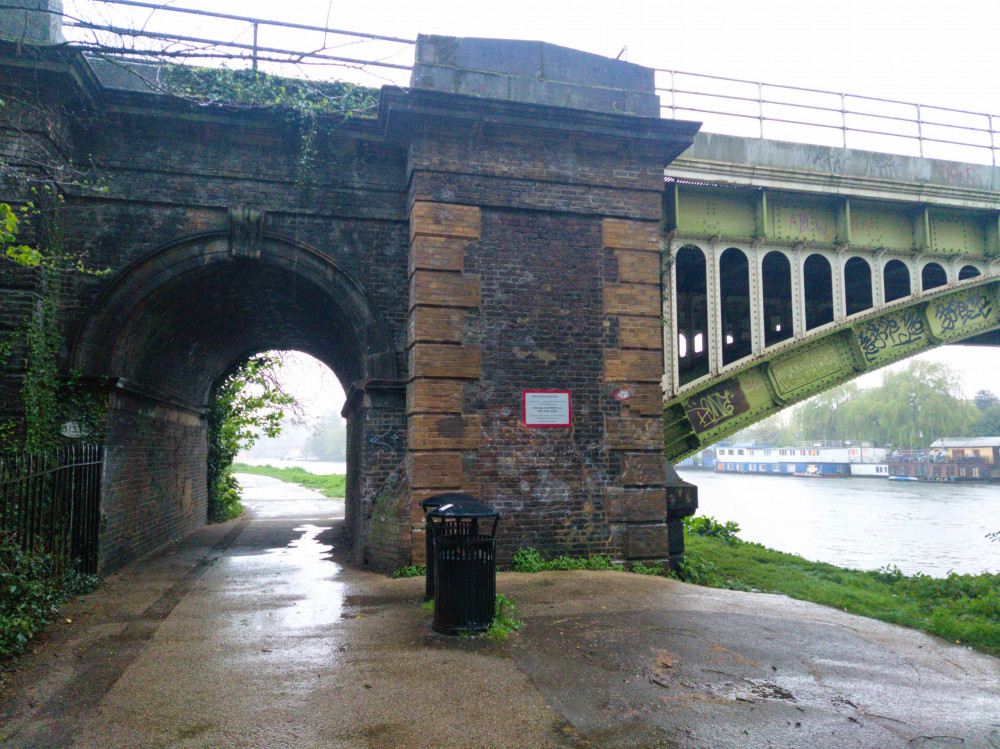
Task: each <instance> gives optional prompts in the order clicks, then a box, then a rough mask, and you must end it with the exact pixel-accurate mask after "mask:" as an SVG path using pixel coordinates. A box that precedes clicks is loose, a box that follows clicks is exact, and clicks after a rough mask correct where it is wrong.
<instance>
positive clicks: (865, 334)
mask: <svg viewBox="0 0 1000 749" xmlns="http://www.w3.org/2000/svg"><path fill="white" fill-rule="evenodd" d="M857 334H858V343H859V344H860V346H861V353H862V354H864V357H865V359H867V360H868V361H869V362H874V361H876V360H877V359H879V358H881V354H882V353H883V352H884V351H885V350H886V349H894V348H898V347H900V346H907V345H909V344H911V343H917V342H920V341H922V340H924V321H923V320H922V319H920V315H919V314H917V311H916V310H912V309H911V310H903V311H902V312H901V313H900V314H898V315H890V316H887V317H879V318H876V319H874V320H868V321H867V322H865V323H864V324H863V325H862V326H861V327H859V328H858V329H857Z"/></svg>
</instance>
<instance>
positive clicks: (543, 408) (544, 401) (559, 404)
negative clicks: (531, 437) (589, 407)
mask: <svg viewBox="0 0 1000 749" xmlns="http://www.w3.org/2000/svg"><path fill="white" fill-rule="evenodd" d="M522 400H523V404H524V425H525V426H526V427H568V426H572V424H573V407H572V405H571V403H570V391H569V390H524V391H522Z"/></svg>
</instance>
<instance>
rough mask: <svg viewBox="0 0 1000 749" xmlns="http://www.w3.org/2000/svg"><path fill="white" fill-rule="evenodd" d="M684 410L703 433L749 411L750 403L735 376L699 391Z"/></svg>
mask: <svg viewBox="0 0 1000 749" xmlns="http://www.w3.org/2000/svg"><path fill="white" fill-rule="evenodd" d="M684 410H685V412H686V413H687V417H688V419H689V420H690V421H691V426H693V427H694V431H695V432H696V433H697V434H701V433H702V432H707V431H708V430H709V429H713V428H714V427H717V426H718V425H719V424H721V423H723V422H724V421H728V420H729V419H731V418H733V417H734V416H738V415H739V414H741V413H743V412H744V411H749V410H750V404H749V403H748V402H747V398H746V395H745V394H744V393H743V388H741V387H740V383H739V381H738V380H736V379H735V378H733V379H729V380H724V381H723V382H720V383H719V384H718V385H713V386H712V387H710V388H709V389H708V390H703V391H702V392H700V393H698V394H697V395H696V396H694V397H693V398H691V399H690V400H688V401H687V402H686V403H685V404H684Z"/></svg>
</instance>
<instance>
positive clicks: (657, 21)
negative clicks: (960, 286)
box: [65, 0, 1000, 410]
mask: <svg viewBox="0 0 1000 749" xmlns="http://www.w3.org/2000/svg"><path fill="white" fill-rule="evenodd" d="M65 5H66V7H67V10H69V11H72V10H73V9H74V8H75V7H78V8H81V9H83V8H89V9H91V10H89V11H88V12H87V14H88V15H90V16H93V13H94V11H93V8H94V7H99V6H98V4H95V3H91V2H90V1H89V0H65ZM173 5H176V6H183V7H194V8H199V9H203V10H213V11H219V12H224V13H233V14H239V15H252V16H259V17H263V18H272V19H277V20H284V21H292V22H296V23H303V24H314V25H319V26H323V25H329V26H331V27H335V28H341V29H347V30H352V31H362V32H368V33H376V34H385V35H391V36H400V37H406V38H410V39H413V38H415V37H416V35H417V33H425V34H446V35H453V36H483V37H499V38H514V39H534V40H540V41H546V42H552V43H555V44H562V45H565V46H568V47H573V48H576V49H581V50H585V51H588V52H594V53H597V54H601V55H606V56H609V57H615V56H617V55H618V54H619V52H620V51H621V50H622V48H623V47H627V52H626V53H625V55H624V57H625V58H627V59H628V60H629V61H630V62H635V63H639V64H642V65H647V66H650V67H657V68H665V69H675V70H682V71H688V72H694V73H706V74H713V75H721V76H727V77H734V78H744V79H750V80H760V81H764V82H767V83H775V84H787V85H795V86H802V87H808V88H818V89H826V90H832V91H837V92H844V93H851V94H860V95H868V96H875V97H881V98H890V99H899V100H904V101H911V102H919V103H922V104H927V105H937V106H946V107H954V108H959V109H967V110H971V111H975V112H988V113H997V114H1000V85H998V79H997V72H998V64H997V55H998V52H997V49H998V46H997V41H996V38H997V30H998V29H1000V3H998V2H996V1H995V0H951V2H948V3H941V2H934V3H931V2H926V1H924V0H908V1H906V2H903V1H900V0H838V2H836V3H832V2H831V3H810V2H803V0H759V1H758V2H747V1H746V0H716V1H713V0H702V1H701V2H697V3H695V2H690V0H685V1H684V2H677V1H668V0H662V1H650V0H617V2H607V0H601V2H593V1H592V0H576V1H575V2H565V1H563V0H545V1H544V2H542V1H540V0H503V1H502V2H497V1H496V0H479V1H472V0H422V1H420V2H416V1H414V0H382V1H380V2H359V1H358V0H350V1H349V2H348V1H345V0H283V2H281V3H274V2H273V0H214V1H213V0H200V1H197V0H176V2H174V3H173ZM145 15H147V12H145V11H140V12H137V14H136V16H135V18H137V19H140V20H141V19H142V18H144V17H145ZM155 25H156V24H155V23H154V24H152V25H151V27H152V26H155ZM205 30H206V27H204V26H203V28H202V29H201V31H205ZM191 31H194V29H193V28H192V29H191ZM302 40H303V48H305V47H308V46H309V41H307V40H306V37H305V36H303V37H302ZM357 51H358V50H357V48H353V49H352V48H349V49H345V50H343V52H344V54H353V52H357ZM400 54H402V55H404V57H403V61H405V52H400ZM369 82H370V83H373V84H377V82H378V81H377V80H374V79H373V80H371V81H369ZM397 82H400V83H402V82H403V81H402V80H397ZM925 356H927V357H928V358H933V359H935V360H939V361H945V362H946V363H948V364H949V365H951V366H953V367H955V368H956V369H959V370H960V371H962V373H963V376H964V378H965V383H966V389H967V391H968V392H969V393H970V394H972V393H975V392H976V391H977V390H979V389H983V388H985V389H992V390H993V391H994V392H997V391H1000V349H997V348H991V349H986V348H963V347H947V348H945V349H940V350H938V351H937V352H931V353H929V354H926V355H925ZM301 369H302V371H301V376H300V377H299V378H298V379H300V380H301V381H302V382H303V384H304V385H306V384H308V389H310V390H311V391H313V392H314V393H316V392H318V393H319V396H318V397H319V403H321V404H323V405H319V406H318V407H319V408H321V409H323V410H329V409H326V408H325V404H326V403H328V402H329V400H330V398H329V392H330V389H329V383H328V382H327V383H323V382H321V381H320V380H319V379H318V376H317V375H315V374H309V370H308V369H307V368H306V367H305V366H304V365H303V366H302V368H301ZM869 377H871V376H869ZM867 382H868V383H870V384H874V383H871V381H870V379H869V380H868V381H867ZM336 407H337V408H339V405H338V406H336Z"/></svg>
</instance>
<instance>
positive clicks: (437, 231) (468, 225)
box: [410, 201, 480, 242]
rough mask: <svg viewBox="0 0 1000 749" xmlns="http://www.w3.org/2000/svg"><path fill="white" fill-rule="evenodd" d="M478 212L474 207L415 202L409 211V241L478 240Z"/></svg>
mask: <svg viewBox="0 0 1000 749" xmlns="http://www.w3.org/2000/svg"><path fill="white" fill-rule="evenodd" d="M479 233H480V212H479V208H477V207H475V206H465V205H453V204H451V203H430V202H425V201H417V202H415V203H414V204H413V208H411V209H410V241H411V242H412V241H413V240H414V239H415V238H416V237H420V236H432V237H458V238H461V239H478V238H479Z"/></svg>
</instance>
